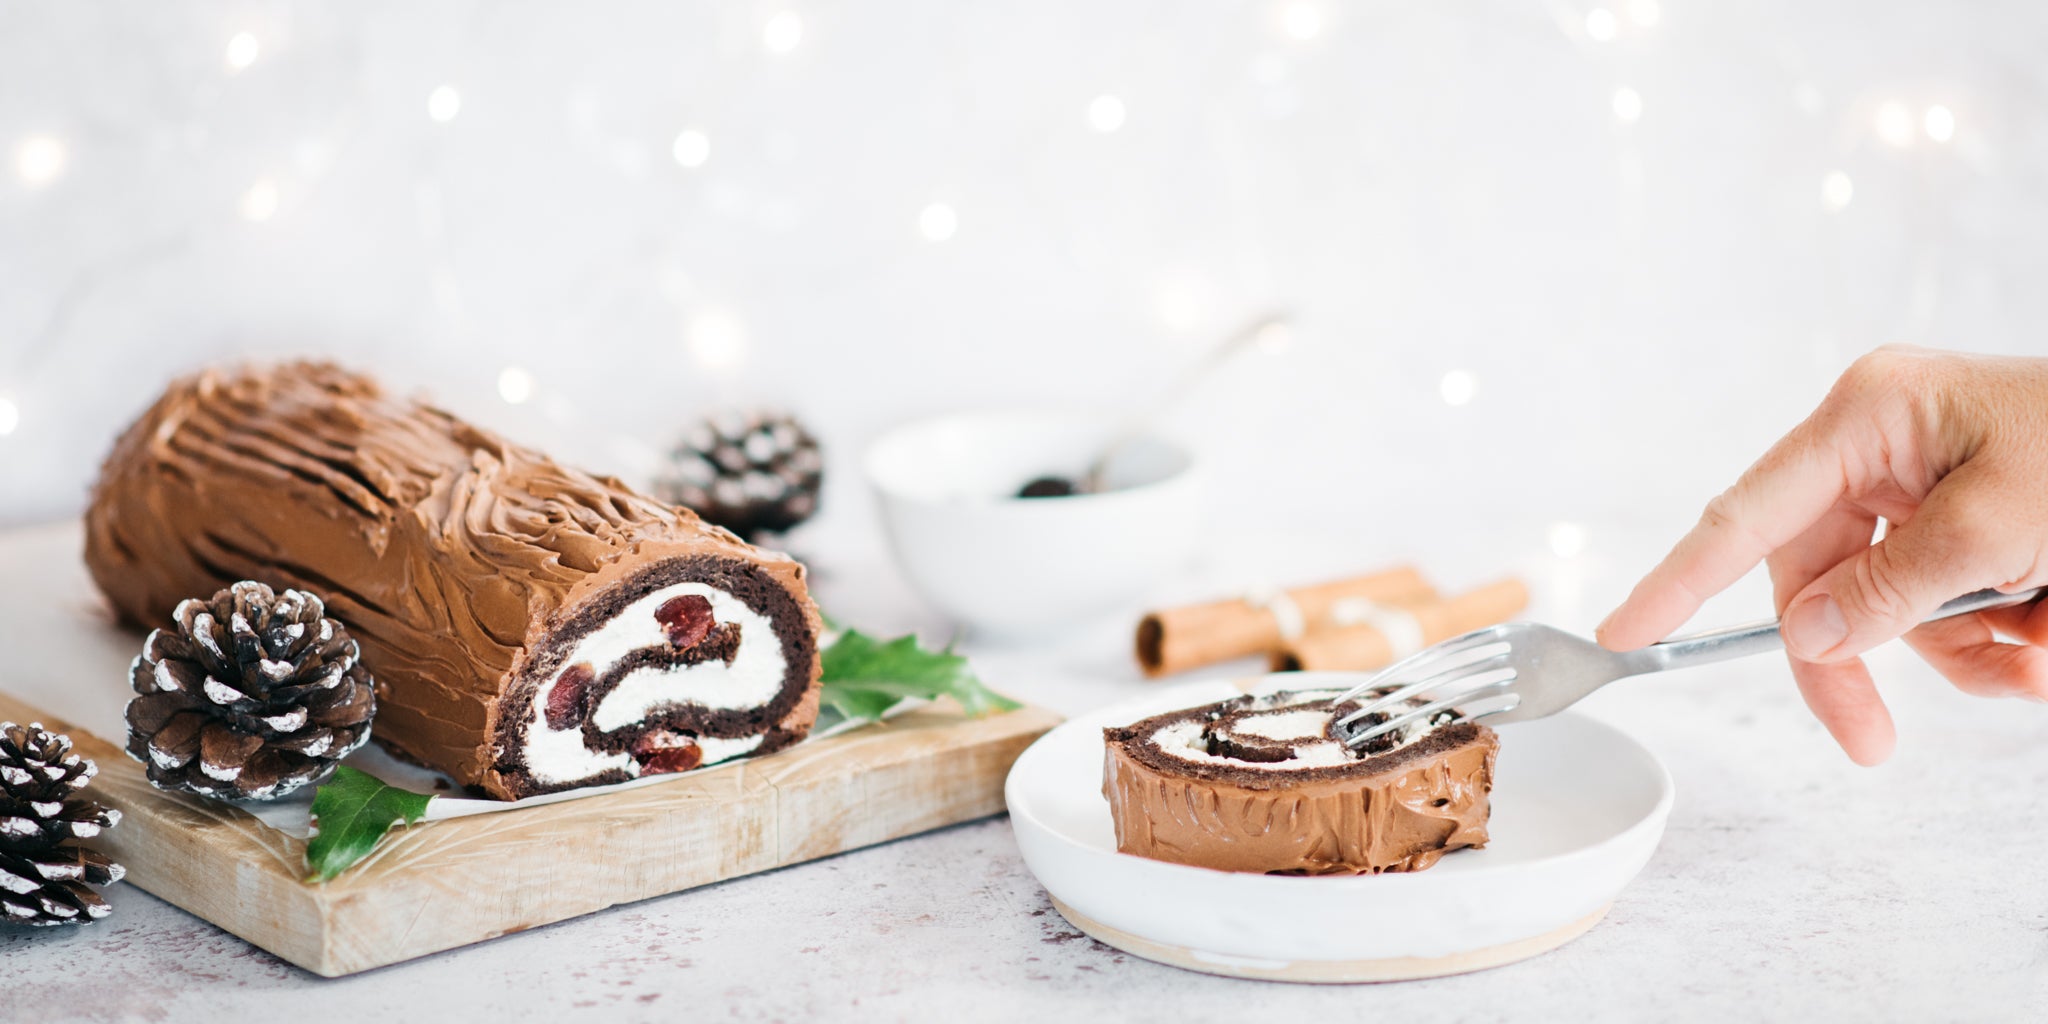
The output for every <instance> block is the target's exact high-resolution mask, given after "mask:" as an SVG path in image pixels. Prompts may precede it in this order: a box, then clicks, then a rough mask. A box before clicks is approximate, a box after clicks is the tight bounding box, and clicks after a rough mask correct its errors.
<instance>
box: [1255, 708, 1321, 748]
mask: <svg viewBox="0 0 2048 1024" xmlns="http://www.w3.org/2000/svg"><path fill="white" fill-rule="evenodd" d="M1329 729H1330V714H1329V712H1327V711H1282V712H1280V713H1279V714H1276V715H1251V716H1247V717H1244V718H1240V719H1238V720H1237V721H1236V722H1235V723H1233V724H1232V725H1231V728H1230V731H1231V732H1233V733H1236V734H1237V735H1239V736H1257V737H1258V738H1260V739H1262V740H1278V741H1281V742H1285V741H1287V740H1308V739H1314V738H1316V737H1318V736H1321V735H1323V734H1324V733H1327V732H1328V731H1329Z"/></svg>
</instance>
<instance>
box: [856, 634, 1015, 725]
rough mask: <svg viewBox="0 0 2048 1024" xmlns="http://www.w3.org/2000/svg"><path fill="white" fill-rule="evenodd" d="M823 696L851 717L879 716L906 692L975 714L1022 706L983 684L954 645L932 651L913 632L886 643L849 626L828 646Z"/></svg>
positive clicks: (906, 694) (908, 695)
mask: <svg viewBox="0 0 2048 1024" xmlns="http://www.w3.org/2000/svg"><path fill="white" fill-rule="evenodd" d="M822 660H823V662H824V672H823V673H822V675H821V681H822V683H823V694H822V699H823V700H824V702H825V703H826V704H827V705H829V706H831V707H832V708H833V709H834V710H836V711H838V712H839V713H840V714H842V715H844V716H846V717H847V718H848V719H851V720H873V719H878V718H881V717H882V715H883V714H884V713H886V712H887V711H888V710H889V709H890V708H892V707H894V706H896V704H897V703H898V702H900V701H902V700H903V699H904V698H906V697H921V698H923V699H925V700H936V699H938V698H940V697H951V698H953V699H954V700H956V701H959V702H960V706H961V707H962V708H964V709H966V711H967V714H968V715H969V716H971V717H974V718H979V717H981V716H982V715H985V714H988V713H989V712H991V711H1010V710H1014V709H1016V708H1019V707H1022V706H1023V705H1021V704H1018V703H1017V702H1016V701H1014V700H1011V699H1010V698H1008V697H1005V696H1003V695H1002V694H1000V693H997V692H995V691H994V690H991V689H989V688H988V687H987V686H984V685H982V682H981V679H980V677H978V676H976V675H975V674H974V669H973V668H972V667H970V666H969V665H968V664H967V659H966V658H963V657H961V656H960V655H958V654H954V653H953V650H952V648H951V647H948V648H946V649H945V650H939V651H933V650H928V649H926V648H924V647H921V646H919V645H918V642H917V637H915V636H900V637H897V638H896V639H894V640H890V641H887V642H883V641H879V640H876V639H875V638H874V637H871V636H868V635H867V634H865V633H862V632H860V631H859V630H853V629H849V630H846V631H844V632H842V633H840V634H839V638H838V639H837V640H835V641H833V642H832V645H831V646H830V647H827V648H825V654H824V657H823V659H822Z"/></svg>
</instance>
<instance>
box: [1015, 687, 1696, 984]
mask: <svg viewBox="0 0 2048 1024" xmlns="http://www.w3.org/2000/svg"><path fill="white" fill-rule="evenodd" d="M1239 692H1240V690H1239V688H1238V687H1236V686H1233V685H1231V684H1229V683H1225V682H1205V683H1190V684H1186V685H1183V686H1176V687H1171V688H1168V689H1164V690H1161V691H1159V692H1158V693H1156V694H1152V695H1148V696H1147V697H1145V698H1144V699H1143V700H1140V701H1132V702H1128V703H1124V704H1119V705H1117V706H1115V707H1111V708H1105V709H1103V710H1101V711H1097V712H1093V713H1091V714H1086V715H1082V716H1080V717H1077V718H1075V719H1073V720H1071V721H1069V722H1067V723H1066V724H1064V725H1061V726H1060V727H1058V728H1056V729H1054V730H1053V731H1051V732H1050V733H1047V734H1046V735H1045V736H1044V737H1042V738H1040V739H1039V740H1038V742H1036V743H1034V744H1032V745H1031V747H1030V749H1028V750H1026V751H1025V752H1024V755H1023V756H1022V757H1020V758H1018V759H1017V764H1016V766H1015V767H1014V768H1012V769H1011V770H1010V777H1009V781H1008V783H1007V784H1006V786H1005V795H1006V797H1007V799H1008V801H1009V805H1010V821H1011V824H1012V827H1014V828H1015V829H1016V833H1017V845H1018V846H1019V847H1020V848H1021V849H1022V851H1023V854H1024V862H1025V864H1027V865H1028V866H1029V867H1030V868H1031V871H1032V873H1033V874H1036V875H1037V876H1038V880H1039V881H1040V882H1041V883H1042V884H1044V886H1045V888H1046V891H1047V892H1049V893H1051V894H1052V897H1053V900H1054V904H1055V905H1056V906H1058V907H1059V909H1060V912H1061V913H1062V914H1065V915H1066V916H1067V918H1068V919H1069V920H1071V921H1072V922H1073V923H1074V924H1075V926H1077V927H1079V928H1081V929H1082V930H1083V931H1086V932H1088V933H1089V934H1091V935H1093V936H1095V937H1096V938H1098V939H1101V940H1102V941H1104V942H1107V943H1109V944H1110V945H1113V946H1117V947H1119V948H1122V949H1125V950H1127V951H1129V952H1132V953H1135V954H1137V955H1139V956H1144V957H1147V958H1149V959H1154V960H1162V961H1165V962H1168V963H1173V964H1176V965H1178V966H1182V967H1189V968H1192V969H1195V970H1203V971H1209V972H1212V973H1218V974H1233V975H1240V976H1249V977H1267V978H1281V979H1290V980H1302V981H1372V980H1390V979H1394V978H1412V977H1428V976H1432V975H1439V974H1452V973H1457V972H1460V971H1468V970H1477V969H1480V968H1483V967H1492V966H1498V965H1499V964H1503V963H1509V962H1512V961H1514V960H1520V959H1523V958H1525V957H1529V956H1534V955H1535V954H1537V953H1541V952H1544V951H1545V950H1548V949H1551V948H1554V947H1556V946H1559V945H1562V944H1563V943H1564V942H1566V941H1569V940H1570V939H1572V938H1574V937H1576V936H1578V935H1579V934H1582V933H1583V932H1585V931H1586V930H1587V929H1588V928H1591V927H1592V926H1593V924H1595V923H1596V922H1598V921H1599V919H1600V917H1601V915H1603V914H1604V913H1606V910H1607V907H1608V906H1609V905H1610V904H1611V903H1612V902H1613V900H1614V897H1615V896H1616V894H1618V893H1620V892H1621V889H1622V887H1623V886H1625V885H1627V884H1628V882H1629V880H1630V879H1632V878H1634V877H1635V875H1636V872H1638V871H1640V870H1641V869H1642V866H1643V864H1644V863H1645V862H1647V861H1648V860H1649V859H1650V854H1651V853H1653V852H1654V851H1655V850H1656V848H1657V841H1658V840H1659V839H1660V838H1662V837H1663V835H1664V822H1665V819H1666V818H1667V817H1668V816H1669V814H1670V811H1671V798H1672V787H1671V776H1670V774H1669V773H1668V772H1666V771H1665V770H1664V766H1663V764H1661V763H1660V762H1658V760H1657V758H1656V757H1655V756H1654V755H1652V754H1651V753H1650V752H1649V751H1648V750H1645V749H1644V748H1643V747H1642V745H1640V744H1638V743H1636V742H1635V741H1634V740H1632V739H1629V738H1628V737H1627V736H1625V735H1623V734H1622V733H1621V732H1619V731H1618V730H1616V729H1614V728H1612V727H1610V726H1607V725H1604V724H1602V723H1600V722H1596V721H1594V720H1592V719H1590V718H1586V717H1583V716H1580V715H1574V714H1571V713H1566V714H1562V715H1557V716H1555V717H1552V718H1548V719H1544V720H1541V721H1536V722H1526V723H1521V724H1517V725H1508V726H1502V727H1501V728H1500V735H1501V746H1500V760H1499V764H1498V766H1497V768H1496V770H1495V773H1494V784H1493V817H1492V820H1491V822H1490V823H1489V824H1488V826H1487V831H1488V833H1489V834H1490V836H1491V840H1490V841H1489V842H1488V843H1487V846H1486V848H1485V849H1483V850H1462V851H1459V852H1456V853H1452V854H1449V855H1447V856H1446V857H1444V859H1443V860H1442V861H1440V862H1438V864H1437V865H1436V866H1435V867H1433V868H1430V869H1429V870H1427V871H1420V872H1415V873H1412V874H1386V875H1371V876H1351V875H1342V876H1322V877H1313V878H1310V877H1299V876H1281V875H1253V874H1243V873H1236V872H1227V871H1213V870H1210V869H1208V868H1197V867H1189V866H1187V865H1182V864H1169V863H1166V862H1164V861H1155V860H1148V859H1146V858H1143V857H1137V856H1132V855H1130V854H1123V853H1118V852H1117V849H1116V836H1115V832H1114V830H1113V828H1112V826H1111V823H1110V816H1109V804H1108V802H1107V801H1106V800H1104V799H1103V797H1102V759H1103V743H1102V730H1103V728H1104V727H1106V726H1113V725H1127V724H1129V723H1131V722H1133V721H1136V720H1137V719H1140V718H1143V717H1146V716H1148V715H1153V714H1159V713H1161V712H1165V711H1170V710H1174V709H1177V708H1184V707H1194V706H1196V705H1199V704H1206V703H1209V702H1212V701H1217V700H1222V699H1224V698H1227V697H1231V696H1235V695H1236V694H1237V693H1239Z"/></svg>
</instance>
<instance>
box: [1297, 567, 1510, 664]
mask: <svg viewBox="0 0 2048 1024" xmlns="http://www.w3.org/2000/svg"><path fill="white" fill-rule="evenodd" d="M1379 604H1380V606H1381V607H1380V608H1379V609H1377V610H1375V611H1374V613H1373V614H1372V616H1371V617H1374V618H1380V619H1381V621H1380V622H1377V623H1375V622H1372V621H1360V622H1357V623H1355V624H1352V625H1344V626H1338V627H1336V628H1332V629H1323V630H1317V631H1314V632H1310V633H1306V634H1303V635H1302V636H1299V637H1296V638H1294V639H1293V640H1290V641H1288V642H1286V643H1284V644H1282V645H1280V647H1279V649H1277V650H1275V651H1274V652H1273V655H1272V667H1273V670H1274V671H1276V672H1296V671H1307V672H1322V671H1366V670H1370V669H1376V668H1384V667H1385V666H1387V665H1390V664H1392V663H1393V662H1394V660H1395V659H1396V658H1397V657H1406V656H1407V655H1408V654H1409V653H1411V652H1410V651H1408V650H1404V649H1403V646H1404V645H1402V644H1398V643H1397V642H1396V641H1397V639H1399V638H1397V637H1393V636H1389V635H1388V632H1389V629H1388V627H1389V626H1392V625H1394V622H1392V621H1388V619H1387V618H1386V616H1393V615H1409V616H1412V617H1413V618H1414V622H1413V623H1412V624H1407V623H1402V624H1401V625H1402V626H1404V627H1407V629H1408V630H1410V631H1413V632H1415V633H1418V634H1419V636H1416V637H1410V638H1409V639H1411V640H1417V641H1419V642H1420V643H1421V644H1424V645H1427V644H1433V643H1436V642H1438V641H1440V640H1448V639H1450V638H1451V637H1454V636H1457V635H1458V634H1460V633H1467V632H1470V631H1472V630H1475V629H1479V628H1481V627H1484V626H1491V625H1493V624H1494V623H1496V622H1503V621H1506V620H1507V619H1509V618H1512V617H1514V616H1515V615H1516V614H1518V613H1520V612H1521V610H1522V609H1523V608H1526V607H1528V605H1529V588H1528V587H1526V586H1524V585H1523V584H1522V581H1521V580H1518V579H1504V580H1499V581H1496V582H1494V583H1489V584H1487V585H1486V586H1483V587H1480V588H1478V589H1477V590H1472V591H1468V592H1466V593H1463V594H1459V595H1458V596H1456V597H1453V598H1450V599H1448V600H1441V601H1432V602H1426V603H1422V604H1417V605H1410V606H1406V607H1401V606H1395V605H1390V604H1389V603H1388V602H1379ZM1340 610H1341V609H1340ZM1400 631H1401V630H1396V632H1400Z"/></svg>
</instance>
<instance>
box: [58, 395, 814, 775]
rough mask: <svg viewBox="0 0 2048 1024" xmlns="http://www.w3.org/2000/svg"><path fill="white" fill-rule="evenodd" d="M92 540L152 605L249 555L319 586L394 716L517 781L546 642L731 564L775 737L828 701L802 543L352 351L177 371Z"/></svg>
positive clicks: (482, 771)
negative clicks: (770, 685) (773, 543)
mask: <svg viewBox="0 0 2048 1024" xmlns="http://www.w3.org/2000/svg"><path fill="white" fill-rule="evenodd" d="M85 558H86V563H87V565H88V566H89V567H90V569H91V571H92V574H93V577H94V579H95V580H96V581H97V582H98V583H99V586H100V588H101V589H102V590H103V591H104V592H105V593H106V595H107V597H108V599H109V600H110V601H111V602H112V604H113V606H114V608H115V610H116V611H117V612H118V613H119V614H120V615H121V616H122V617H123V618H125V619H127V620H130V621H132V622H134V623H137V624H141V625H156V624H158V623H161V622H163V621H164V620H166V619H167V617H168V616H169V615H170V612H171V609H172V608H173V607H175V606H176V604H177V603H178V602H179V601H180V600H183V599H185V598H188V597H194V596H205V595H207V594H210V593H212V592H213V591H214V590H216V589H217V588H219V587H222V586H225V585H227V584H228V583H231V582H233V581H236V580H240V579H255V580H260V581H262V582H265V583H268V584H270V585H272V586H289V587H295V588H298V589H302V590H307V591H310V592H312V593H315V594H318V595H320V596H321V597H322V598H323V599H324V600H325V601H326V602H327V606H328V609H329V611H330V614H332V615H334V616H335V617H336V618H339V619H340V620H342V621H343V622H345V623H346V624H347V625H348V627H349V629H350V631H351V632H352V633H353V634H354V635H355V636H356V637H357V639H358V641H359V642H360V644H361V646H362V651H363V661H364V663H365V664H366V665H367V666H368V667H369V668H370V669H371V671H372V672H373V673H374V674H375V675H376V678H377V681H378V686H379V693H378V703H379V711H378V715H377V720H376V723H375V726H374V735H375V737H376V739H377V740H378V741H379V742H381V743H384V744H385V745H386V746H387V747H390V748H393V749H394V750H395V751H396V752H398V753H400V754H402V755H403V756H406V757H408V758H411V759H413V760H416V761H419V762H421V763H423V764H426V765H428V766H430V767H433V768H437V769H440V770H442V771H444V772H447V773H448V774H450V775H452V776H454V777H455V778H456V779H458V780H460V781H461V782H463V783H465V784H470V785H474V786H480V787H482V788H483V789H484V790H486V791H487V792H489V793H490V794H492V795H494V796H498V797H502V798H512V797H517V796H522V795H526V794H528V793H531V792H536V791H540V789H542V788H544V787H540V786H537V785H536V784H535V783H534V782H533V780H532V779H531V778H529V777H527V776H526V775H525V774H524V770H523V766H522V764H521V762H520V758H519V751H518V746H519V743H520V739H521V736H522V735H523V733H522V729H523V728H524V722H523V718H524V716H526V715H527V713H528V708H529V705H527V704H523V703H521V702H520V701H521V699H524V700H526V701H530V700H531V699H532V697H533V694H534V692H535V687H536V686H537V685H539V678H538V677H536V676H535V674H534V672H535V670H536V669H537V668H538V666H539V665H540V664H541V663H546V662H548V661H549V659H550V658H551V657H552V658H559V651H560V648H561V647H562V646H563V644H564V643H566V642H569V641H572V640H573V639H574V637H575V636H580V635H581V633H582V632H587V631H588V629H589V628H591V627H590V621H589V620H590V616H589V615H588V614H579V613H583V612H586V611H587V610H589V609H593V608H599V607H600V606H609V607H611V608H616V607H617V606H618V605H619V604H620V603H622V601H623V600H625V599H626V598H627V597H630V595H631V594H634V593H639V592H646V591H648V590H649V589H650V588H652V587H654V586H658V585H662V584H664V583H666V582H669V581H673V580H677V579H702V578H706V577H707V575H708V576H710V577H715V578H716V581H717V583H719V584H723V585H722V586H721V589H726V590H730V591H732V592H733V593H734V594H735V596H738V597H741V598H742V599H743V600H745V601H746V602H747V603H748V604H749V606H751V607H754V608H755V609H756V610H758V611H761V612H762V613H763V614H766V615H769V616H770V617H771V619H772V620H773V621H774V625H775V632H776V633H777V635H778V637H779V638H780V640H781V644H782V650H783V653H784V655H785V657H786V660H787V664H788V679H787V681H786V683H785V686H784V689H783V692H782V693H781V694H780V695H779V696H778V697H777V699H776V700H775V701H774V702H773V703H772V704H771V705H769V706H768V707H766V708H763V709H760V711H761V712H762V713H759V714H755V715H753V716H750V717H751V718H752V719H753V720H752V721H750V722H748V725H749V726H750V727H752V728H754V729H756V730H757V731H765V732H767V733H768V734H770V738H771V739H772V740H773V741H774V742H772V743H764V744H763V750H764V751H765V750H766V749H773V747H775V746H780V745H784V744H786V743H788V742H793V741H794V740H795V739H797V738H801V736H802V735H803V734H804V733H805V732H806V731H807V730H808V729H809V727H810V724H811V722H812V721H813V720H814V719H815V718H816V715H817V708H818V691H817V677H818V658H817V646H816V636H817V633H818V615H817V610H816V608H815V607H814V606H813V605H812V603H811V600H810V597H809V594H808V593H807V592H806V590H805V588H804V582H803V581H804V570H803V567H802V566H801V565H799V564H798V563H796V562H795V561H792V560H790V559H789V558H787V557H785V556H782V555H779V554H774V553H770V552H764V551H761V550H759V549H756V548H754V547H751V546H749V545H747V544H745V543H744V542H742V541H741V540H740V539H739V538H737V537H735V536H733V535H732V534H730V533H728V532H726V531H724V530H722V529H719V528H718V527H715V526H711V525H709V524H706V523H704V522H702V521H700V520H699V519H698V518H697V517H696V516H695V515H693V514H692V513H690V512H688V511H686V510H681V509H676V508H671V507H669V506H667V505H664V504H662V503H660V502H658V501H656V500H654V499H652V498H648V497H645V496H642V495H640V494H638V493H636V492H634V491H632V490H631V489H629V488H628V487H626V486H625V485H624V484H622V483H620V482H619V481H617V480H615V479H611V478H609V477H600V476H593V475H590V474H587V473H582V472H579V471H576V470H573V469H568V468H565V467H563V466H560V465H557V464H556V463H555V462H553V461H551V460H550V459H548V458H547V457H546V456H544V455H541V454H540V453H538V452H535V451H533V450H531V449H528V448H524V447H521V446H518V445H515V444H513V443H511V442H509V441H506V440H504V439H502V438H500V437H498V436H496V435H494V434H491V433H489V432H487V431H484V430H481V429H479V428H477V427H474V426H471V425H470V424H468V423H465V422H463V421H461V420H459V419H457V418H455V417H454V416H452V415H450V414H448V413H446V412H443V411H441V410H439V409H436V408H433V407H431V406H427V405H423V404H420V403H418V402H414V401H409V400H404V399H399V398H394V397H392V396H390V395H388V394H386V393H385V392H384V391H383V390H382V389H381V388H380V387H378V385H377V384H375V383H374V382H372V381H371V380H370V379H368V378H366V377H363V376H360V375H357V374H353V373H349V372H347V371H345V370H342V369H339V368H337V367H334V366H331V365H326V364H308V363H298V364H291V365H286V366H281V367H277V368H274V369H240V370H225V371H223V370H210V371H206V372H203V373H200V374H197V375H195V376H192V377H188V378H185V379H183V380H180V381H177V382H176V383H174V384H173V385H172V386H171V387H170V388H169V390H168V391H167V392H166V393H165V394H164V396H163V397H162V398H161V399H159V400H158V401H157V402H156V404H155V405H153V406H152V407H151V408H150V409H149V410H148V411H147V412H146V413H145V414H144V415H143V416H142V418H141V419H140V420H138V421H137V422H136V423H135V424H134V425H133V426H131V427H130V428H129V429H128V430H127V432H126V433H124V434H123V435H122V436H121V438H120V440H119V441H118V442H116V444H115V446H114V449H113V452H112V454H110V455H109V456H108V458H107V461H106V464H105V465H104V467H103V468H102V471H101V476H100V480H99V482H98V484H97V485H96V486H95V487H94V489H93V496H92V504H91V507H90V509H89V511H88V512H87V515H86V550H85ZM622 595H623V596H622ZM565 634H568V635H565ZM770 713H772V714H770ZM657 717H660V716H657ZM682 717H687V716H680V717H679V716H678V715H676V714H668V715H666V716H665V724H668V725H676V724H678V722H680V721H681V718H682ZM728 731H730V730H728ZM613 742H614V743H618V742H623V740H619V739H617V738H614V740H613ZM556 788H561V787H556Z"/></svg>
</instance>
